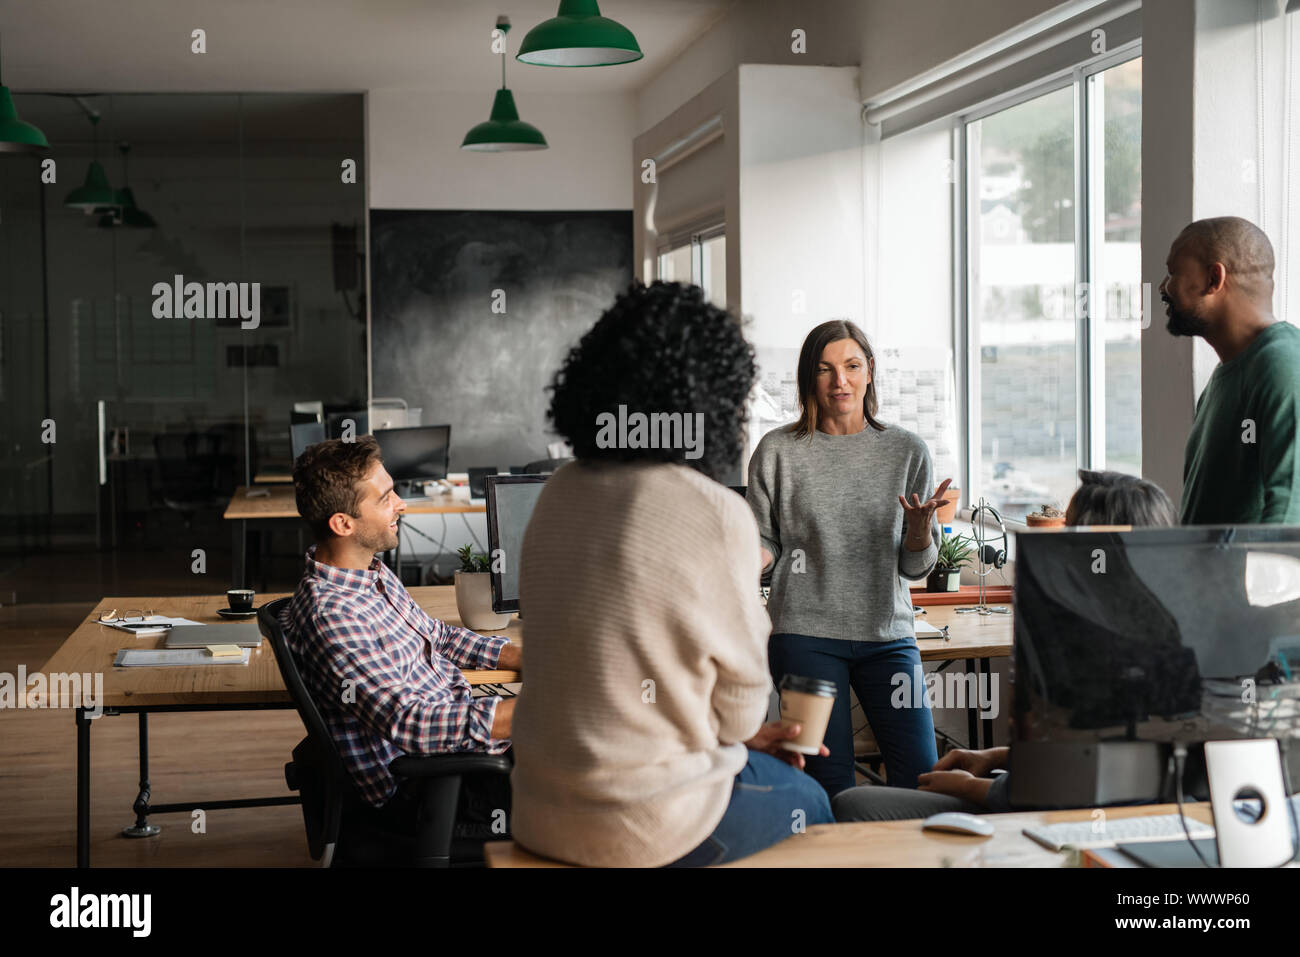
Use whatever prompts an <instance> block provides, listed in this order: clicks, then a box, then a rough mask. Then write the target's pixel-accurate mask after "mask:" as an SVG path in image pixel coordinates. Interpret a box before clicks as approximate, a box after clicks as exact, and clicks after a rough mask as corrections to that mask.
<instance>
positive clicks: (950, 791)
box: [832, 469, 1194, 821]
mask: <svg viewBox="0 0 1300 957" xmlns="http://www.w3.org/2000/svg"><path fill="white" fill-rule="evenodd" d="M1079 481H1080V485H1079V488H1078V489H1077V490H1076V491H1075V493H1074V495H1073V496H1072V497H1071V498H1070V503H1069V505H1068V506H1067V507H1066V510H1065V515H1066V524H1067V525H1071V526H1090V525H1091V526H1096V525H1110V526H1125V525H1129V526H1152V527H1168V526H1171V525H1176V524H1177V521H1176V516H1175V513H1174V506H1173V503H1172V502H1171V501H1170V500H1169V496H1167V495H1166V494H1165V493H1164V490H1163V489H1161V488H1160V486H1158V485H1156V484H1155V483H1154V482H1148V481H1147V480H1146V479H1143V478H1139V477H1138V476H1136V475H1126V474H1124V473H1123V472H1103V471H1093V470H1090V469H1079ZM1041 534H1050V533H1041ZM1117 577H1119V576H1117ZM1117 597H1118V598H1119V599H1120V600H1121V601H1127V598H1125V597H1124V596H1123V595H1118V594H1117ZM1140 607H1141V608H1142V609H1144V611H1143V612H1142V613H1141V614H1144V615H1147V614H1148V613H1147V612H1146V611H1145V609H1146V607H1147V606H1146V605H1141V606H1140ZM1148 620H1149V621H1151V622H1154V621H1155V617H1154V615H1149V616H1148ZM1171 624H1172V623H1171ZM1174 627H1176V626H1174ZM1076 650H1077V649H1076ZM1111 650H1112V649H1107V648H1097V649H1095V653H1096V654H1098V655H1101V656H1106V655H1109V654H1110V653H1111ZM1077 663H1078V664H1079V666H1080V667H1079V671H1080V680H1084V681H1087V680H1096V675H1097V674H1098V673H1099V672H1098V669H1097V668H1095V667H1093V665H1092V664H1091V662H1090V661H1088V660H1086V659H1085V660H1081V661H1079V662H1077ZM1193 664H1194V663H1193ZM1171 671H1172V673H1174V674H1182V672H1181V671H1180V670H1179V669H1178V668H1177V667H1173V668H1172V669H1171ZM1169 690H1170V693H1171V694H1173V695H1175V696H1177V695H1181V694H1183V693H1185V692H1186V691H1187V689H1186V688H1185V687H1180V688H1171V689H1169ZM1086 697H1088V698H1090V699H1091V698H1096V697H1097V696H1096V695H1089V696H1086ZM1009 757H1010V749H1009V748H1006V747H997V748H985V749H984V750H981V751H970V750H966V749H961V748H957V749H953V750H951V751H949V752H947V753H946V754H944V755H943V757H941V758H939V760H938V761H936V762H935V765H934V767H933V768H932V769H931V770H930V771H928V772H926V773H925V774H922V775H920V777H919V779H918V784H917V790H915V791H900V790H898V789H897V788H882V787H875V786H872V785H863V786H860V787H855V788H850V789H849V790H847V791H842V792H841V793H840V794H838V795H837V796H836V798H835V800H834V801H833V802H832V808H833V809H834V811H835V820H837V821H892V820H910V819H912V818H920V817H929V816H930V815H931V814H940V813H943V812H944V811H965V812H967V813H982V812H987V811H1010V810H1012V807H1011V804H1010V802H1009V800H1008V792H1009V788H1010V784H1011V774H1010V772H1008V771H1005V770H1004V769H1006V768H1007V766H1008V759H1009Z"/></svg>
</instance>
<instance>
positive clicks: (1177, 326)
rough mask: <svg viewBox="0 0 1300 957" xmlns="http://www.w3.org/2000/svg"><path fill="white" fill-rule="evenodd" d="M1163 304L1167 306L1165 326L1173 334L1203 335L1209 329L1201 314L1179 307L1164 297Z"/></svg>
mask: <svg viewBox="0 0 1300 957" xmlns="http://www.w3.org/2000/svg"><path fill="white" fill-rule="evenodd" d="M1165 304H1166V305H1167V306H1168V307H1169V321H1168V322H1167V323H1165V328H1166V329H1168V330H1169V334H1170V335H1173V336H1203V335H1205V333H1206V332H1207V331H1209V328H1210V324H1209V322H1207V321H1206V320H1205V319H1203V318H1202V317H1201V316H1198V315H1197V314H1196V313H1194V312H1190V311H1188V310H1186V309H1179V308H1178V307H1177V306H1175V305H1174V304H1173V303H1172V302H1171V301H1170V300H1168V299H1166V300H1165Z"/></svg>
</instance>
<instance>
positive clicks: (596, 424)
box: [547, 280, 757, 479]
mask: <svg viewBox="0 0 1300 957" xmlns="http://www.w3.org/2000/svg"><path fill="white" fill-rule="evenodd" d="M756 375H757V368H756V366H755V364H754V349H753V347H752V346H751V345H750V344H749V343H748V342H747V341H746V340H745V337H744V334H743V333H742V331H741V324H740V321H739V320H738V319H736V317H735V316H733V315H731V314H730V313H728V312H726V311H725V310H722V309H719V308H718V307H716V306H714V305H712V304H710V303H709V302H707V301H706V300H705V299H704V293H703V291H702V290H701V289H700V288H699V287H698V286H688V285H684V284H682V283H677V282H654V283H652V284H650V285H649V286H646V285H644V284H643V283H641V282H640V281H639V280H634V281H633V283H632V285H631V286H630V287H628V289H627V291H626V292H623V293H621V294H620V295H619V297H618V299H616V300H615V301H614V305H612V306H611V307H610V308H609V309H608V310H606V312H605V314H604V315H603V316H601V317H600V320H599V321H598V322H597V323H596V324H595V325H594V326H593V327H592V328H591V330H590V331H589V332H588V333H587V334H586V335H585V336H583V337H582V339H581V341H580V342H579V343H578V344H577V345H576V346H575V347H574V348H572V349H570V350H569V354H568V356H567V357H566V358H565V360H564V363H563V365H561V366H560V369H559V371H557V372H556V373H555V380H554V383H553V384H552V385H551V387H550V388H551V391H552V396H551V407H550V410H549V412H548V413H547V415H548V417H549V418H550V420H551V422H552V423H554V426H555V430H556V431H557V432H558V433H559V434H560V435H562V436H563V437H564V438H565V439H567V440H568V442H569V444H570V445H571V446H572V447H573V453H574V455H575V456H576V457H577V458H578V459H579V460H580V461H588V462H592V461H599V462H612V461H621V462H632V461H644V462H677V463H680V464H682V465H689V466H691V467H692V468H695V469H698V470H699V471H701V472H703V473H704V474H705V475H708V476H709V477H711V478H714V479H717V478H719V477H721V476H723V475H725V473H726V471H727V470H728V469H730V468H732V467H734V466H735V465H736V463H737V462H739V460H740V453H741V449H742V447H743V446H742V443H743V440H744V439H743V431H744V426H745V419H746V414H747V409H746V400H747V399H748V397H749V393H750V389H751V388H752V387H753V385H754V378H755V376H756ZM620 407H622V410H620ZM620 412H622V413H623V415H621V414H620ZM638 412H639V413H642V414H643V416H645V417H646V418H649V417H650V416H652V415H657V416H659V417H658V418H657V419H655V420H653V423H654V424H652V425H651V426H650V428H649V429H648V430H646V431H643V432H642V438H640V439H637V438H633V437H632V430H631V429H626V430H625V432H626V436H627V437H628V438H629V439H630V440H629V441H626V442H625V441H614V442H611V441H610V439H611V437H612V436H613V435H614V430H613V429H611V428H610V426H611V425H612V424H613V423H615V422H616V421H618V420H620V419H621V420H623V421H628V420H629V419H631V417H632V415H633V414H634V413H638ZM674 413H680V416H679V417H678V418H677V419H676V420H672V416H673V414H674ZM665 414H666V415H665ZM688 417H689V421H688ZM670 420H672V421H673V426H674V427H675V426H676V425H677V424H678V423H684V425H685V428H691V429H693V428H695V426H696V424H698V425H699V426H700V427H701V428H702V433H701V434H700V437H701V438H702V441H701V442H699V443H698V446H697V447H691V448H683V447H682V446H683V444H684V443H683V442H682V441H677V438H678V436H679V435H686V434H690V433H686V432H684V431H682V430H680V429H679V430H678V431H677V432H672V435H673V438H674V441H671V442H669V441H655V440H657V439H658V438H659V437H660V436H663V437H664V438H665V439H666V438H667V436H668V435H669V434H670V426H669V424H668V423H669V422H670ZM632 421H633V422H635V420H632ZM643 421H644V420H643ZM647 434H648V436H649V437H650V438H648V439H647V438H645V436H647ZM647 442H649V444H656V445H661V446H662V445H665V444H667V445H669V446H670V447H668V448H662V447H659V448H645V447H641V448H629V447H627V446H628V445H635V444H641V445H643V446H644V445H645V444H647Z"/></svg>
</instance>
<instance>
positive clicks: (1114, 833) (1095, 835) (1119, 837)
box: [1025, 814, 1214, 851]
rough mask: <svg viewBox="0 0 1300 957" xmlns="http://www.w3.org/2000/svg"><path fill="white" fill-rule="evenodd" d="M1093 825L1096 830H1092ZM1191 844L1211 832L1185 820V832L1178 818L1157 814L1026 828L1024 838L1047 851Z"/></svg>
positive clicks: (1209, 835)
mask: <svg viewBox="0 0 1300 957" xmlns="http://www.w3.org/2000/svg"><path fill="white" fill-rule="evenodd" d="M1094 825H1096V828H1094ZM1188 834H1191V836H1192V839H1193V840H1200V839H1201V838H1212V837H1214V828H1212V827H1210V825H1208V824H1202V823H1201V822H1200V821H1195V820H1193V819H1192V818H1190V817H1189V818H1187V831H1186V832H1184V831H1183V824H1182V821H1180V820H1179V819H1178V815H1177V814H1158V815H1154V816H1152V817H1121V818H1109V817H1108V818H1106V819H1105V821H1104V822H1101V821H1067V822H1063V823H1061V824H1041V825H1038V826H1037V827H1027V828H1025V836H1026V837H1030V838H1033V839H1034V840H1035V841H1037V842H1038V843H1039V844H1041V845H1043V847H1045V848H1047V849H1048V850H1049V851H1060V850H1063V849H1065V848H1079V849H1082V848H1087V847H1112V846H1114V845H1115V844H1132V843H1136V842H1139V841H1170V840H1177V839H1182V838H1186V837H1187V835H1188Z"/></svg>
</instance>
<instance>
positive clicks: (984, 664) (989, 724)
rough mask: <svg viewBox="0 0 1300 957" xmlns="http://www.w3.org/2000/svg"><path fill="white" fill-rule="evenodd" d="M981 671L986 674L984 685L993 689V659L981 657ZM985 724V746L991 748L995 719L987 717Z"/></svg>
mask: <svg viewBox="0 0 1300 957" xmlns="http://www.w3.org/2000/svg"><path fill="white" fill-rule="evenodd" d="M980 673H981V674H982V675H983V676H984V687H985V688H988V689H990V690H991V689H992V688H993V664H992V661H991V659H989V658H981V659H980ZM991 698H992V695H990V700H991ZM1000 700H1001V699H1000V698H999V701H1000ZM983 724H984V729H983V730H984V734H983V738H984V744H983V747H986V748H991V747H993V719H992V718H985V719H984V720H983Z"/></svg>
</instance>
